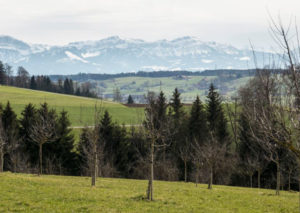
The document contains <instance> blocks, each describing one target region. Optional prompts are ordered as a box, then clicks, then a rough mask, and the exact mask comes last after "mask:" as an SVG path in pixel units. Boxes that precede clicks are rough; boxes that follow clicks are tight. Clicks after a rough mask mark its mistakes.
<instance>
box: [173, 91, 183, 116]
mask: <svg viewBox="0 0 300 213" xmlns="http://www.w3.org/2000/svg"><path fill="white" fill-rule="evenodd" d="M170 106H171V109H172V114H173V117H174V119H175V122H178V121H179V120H180V118H181V117H182V116H183V115H184V111H183V104H182V103H181V99H180V93H179V91H178V89H177V88H175V90H174V92H173V95H172V98H171V103H170Z"/></svg>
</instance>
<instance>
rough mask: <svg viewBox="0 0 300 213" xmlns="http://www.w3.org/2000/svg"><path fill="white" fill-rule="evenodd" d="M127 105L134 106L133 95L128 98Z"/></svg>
mask: <svg viewBox="0 0 300 213" xmlns="http://www.w3.org/2000/svg"><path fill="white" fill-rule="evenodd" d="M127 104H134V101H133V98H132V96H131V95H129V96H128V100H127Z"/></svg>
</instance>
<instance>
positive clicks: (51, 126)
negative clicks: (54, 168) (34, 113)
mask: <svg viewBox="0 0 300 213" xmlns="http://www.w3.org/2000/svg"><path fill="white" fill-rule="evenodd" d="M30 138H31V139H32V140H33V141H34V142H35V143H36V144H38V146H39V175H41V174H42V173H43V145H44V144H45V143H50V142H52V141H54V140H55V120H54V119H52V118H51V117H49V116H47V115H41V114H40V115H39V116H38V118H37V120H36V122H35V123H34V124H33V125H32V127H31V134H30Z"/></svg>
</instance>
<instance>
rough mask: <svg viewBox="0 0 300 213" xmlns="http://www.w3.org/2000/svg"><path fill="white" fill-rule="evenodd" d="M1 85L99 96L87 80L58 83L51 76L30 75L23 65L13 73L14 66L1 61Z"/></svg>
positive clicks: (66, 79) (66, 80) (68, 80)
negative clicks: (80, 82)
mask: <svg viewBox="0 0 300 213" xmlns="http://www.w3.org/2000/svg"><path fill="white" fill-rule="evenodd" d="M0 85H9V86H15V87H21V88H28V89H33V90H41V91H48V92H55V93H64V94H70V95H77V96H85V97H97V95H96V94H95V93H94V92H93V91H91V84H90V83H88V82H86V83H82V84H78V83H73V80H72V79H69V78H65V79H64V80H62V79H59V80H58V81H57V83H54V82H53V81H51V79H50V77H49V76H43V75H38V76H34V75H33V76H30V75H29V72H28V71H27V70H26V69H24V68H23V67H19V68H18V70H17V74H16V75H15V76H14V75H13V70H12V67H11V66H10V65H8V64H3V63H2V62H1V61H0Z"/></svg>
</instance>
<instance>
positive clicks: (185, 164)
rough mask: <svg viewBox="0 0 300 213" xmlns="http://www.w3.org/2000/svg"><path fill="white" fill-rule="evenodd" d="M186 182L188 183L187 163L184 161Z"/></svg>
mask: <svg viewBox="0 0 300 213" xmlns="http://www.w3.org/2000/svg"><path fill="white" fill-rule="evenodd" d="M184 182H187V162H186V159H185V160H184Z"/></svg>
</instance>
